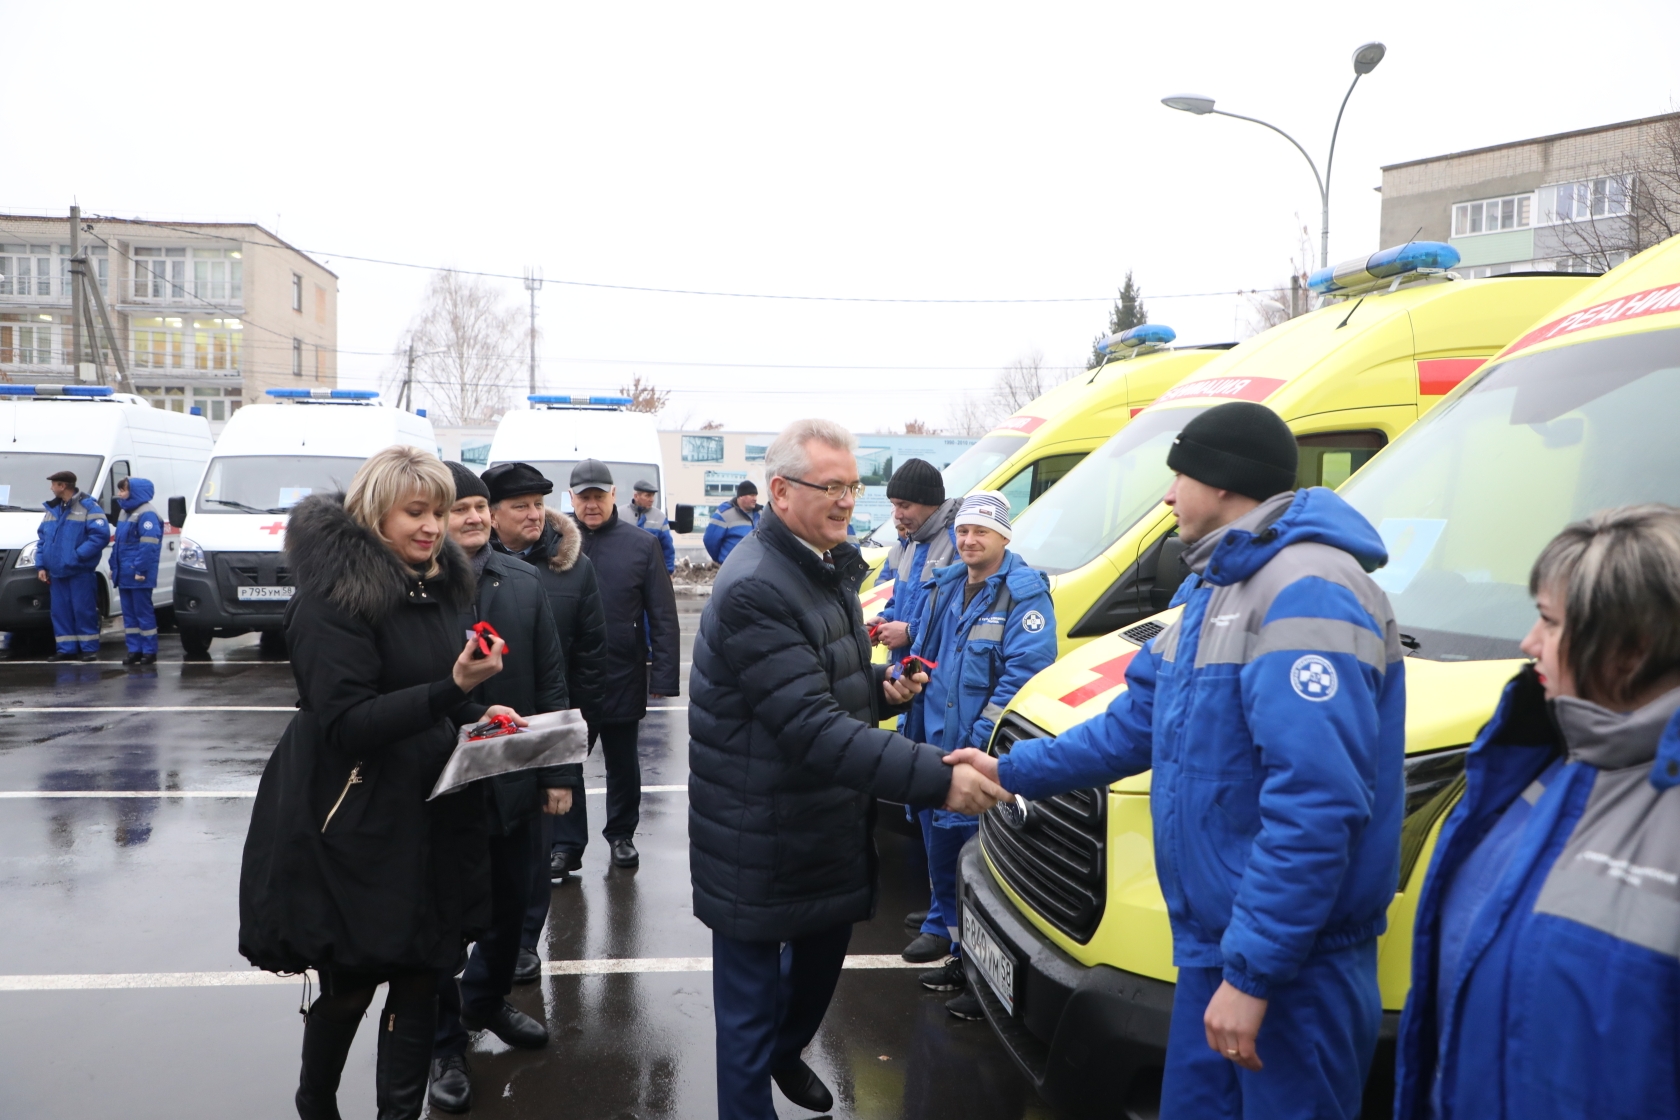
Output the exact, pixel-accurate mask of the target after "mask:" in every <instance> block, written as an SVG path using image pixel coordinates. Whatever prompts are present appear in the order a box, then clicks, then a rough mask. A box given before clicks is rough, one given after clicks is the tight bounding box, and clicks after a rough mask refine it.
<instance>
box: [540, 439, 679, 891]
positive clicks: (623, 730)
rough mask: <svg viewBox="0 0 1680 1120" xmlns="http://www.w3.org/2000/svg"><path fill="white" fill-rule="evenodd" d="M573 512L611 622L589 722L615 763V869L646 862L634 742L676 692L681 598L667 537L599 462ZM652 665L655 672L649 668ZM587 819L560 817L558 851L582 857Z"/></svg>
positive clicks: (582, 471)
mask: <svg viewBox="0 0 1680 1120" xmlns="http://www.w3.org/2000/svg"><path fill="white" fill-rule="evenodd" d="M571 492H572V518H573V519H574V520H575V521H576V522H577V527H578V528H579V529H580V530H581V531H582V533H583V553H584V555H585V556H588V557H589V559H590V560H591V561H592V562H593V563H594V565H595V575H596V578H597V579H599V580H600V582H601V605H602V608H603V611H604V613H605V614H606V619H607V655H606V693H605V694H606V699H605V700H604V702H603V703H602V705H601V710H600V712H599V714H598V715H597V716H595V717H594V718H592V719H591V720H590V723H589V731H590V735H591V737H593V736H595V735H599V736H600V738H601V753H602V755H603V756H604V757H605V761H606V764H607V823H606V825H605V827H603V828H602V829H601V835H602V836H603V837H605V839H606V841H607V843H608V844H610V845H611V846H612V861H613V864H614V866H617V867H635V866H637V865H638V864H639V863H640V862H641V856H640V854H639V853H637V851H636V844H635V840H634V837H635V835H636V826H637V824H638V823H639V822H640V820H641V808H642V764H641V759H640V758H639V757H638V755H637V753H636V738H637V735H638V733H639V730H640V727H641V721H642V717H643V716H645V715H646V714H647V702H648V700H649V699H650V698H651V699H655V700H661V699H664V698H665V697H668V696H675V695H677V693H678V691H679V689H680V684H679V674H678V659H679V657H680V654H679V652H678V648H677V647H678V633H677V598H676V592H675V591H673V590H672V587H671V575H670V573H669V572H667V571H666V570H665V561H664V557H663V556H661V554H660V550H659V543H658V542H657V541H655V540H654V539H653V537H652V536H651V535H649V534H648V533H645V532H643V531H642V530H641V529H638V528H636V527H635V526H634V525H632V524H631V523H630V522H628V521H626V520H624V519H623V518H621V517H619V515H618V507H617V505H616V498H617V494H618V490H617V487H616V486H615V485H614V483H613V476H612V471H611V470H610V469H608V467H607V465H606V464H605V463H603V462H601V461H600V460H599V459H585V460H583V461H582V462H580V463H578V465H577V466H575V467H573V468H572V476H571ZM650 662H651V667H652V672H651V674H650V672H649V666H650ZM588 842H589V818H588V816H587V814H586V812H585V810H584V807H583V806H582V805H581V804H580V805H579V806H578V807H577V808H575V809H574V810H573V811H572V812H570V813H568V814H566V816H564V817H560V818H557V819H556V820H555V822H554V847H555V848H556V849H559V850H563V851H565V852H566V853H567V854H568V855H575V857H577V858H581V857H582V854H583V849H584V846H585V845H586V844H587V843H588Z"/></svg>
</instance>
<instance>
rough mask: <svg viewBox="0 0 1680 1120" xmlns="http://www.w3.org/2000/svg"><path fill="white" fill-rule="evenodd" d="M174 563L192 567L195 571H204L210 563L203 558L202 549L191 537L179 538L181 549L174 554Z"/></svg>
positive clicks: (208, 568) (207, 569)
mask: <svg viewBox="0 0 1680 1120" xmlns="http://www.w3.org/2000/svg"><path fill="white" fill-rule="evenodd" d="M175 563H177V564H179V565H180V566H181V567H183V568H192V569H194V570H195V571H200V572H205V571H209V570H210V565H209V563H208V562H207V561H206V560H205V558H204V549H202V548H200V547H199V545H198V542H197V541H195V540H193V539H192V538H191V537H182V538H181V550H180V551H179V552H177V553H176V554H175Z"/></svg>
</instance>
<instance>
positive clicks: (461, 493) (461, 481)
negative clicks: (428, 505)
mask: <svg viewBox="0 0 1680 1120" xmlns="http://www.w3.org/2000/svg"><path fill="white" fill-rule="evenodd" d="M444 465H445V466H446V467H448V468H449V473H450V474H452V475H454V476H455V500H456V501H457V502H458V501H460V500H461V499H462V498H483V499H485V500H486V501H489V499H490V487H488V486H486V485H484V480H483V479H481V478H479V477H478V476H477V475H476V474H474V473H473V472H472V468H471V467H469V466H467V465H466V464H464V463H445V464H444Z"/></svg>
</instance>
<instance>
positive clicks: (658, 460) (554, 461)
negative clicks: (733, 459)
mask: <svg viewBox="0 0 1680 1120" xmlns="http://www.w3.org/2000/svg"><path fill="white" fill-rule="evenodd" d="M526 400H527V401H528V402H529V403H530V405H531V407H530V408H528V409H521V410H519V411H516V412H509V413H507V414H506V415H504V416H503V417H502V419H501V423H499V424H497V425H496V435H495V438H494V439H492V440H491V441H490V461H489V463H488V464H486V466H485V469H486V470H488V469H489V468H490V467H493V466H495V465H496V464H497V463H529V464H530V465H531V466H533V467H535V468H536V469H537V471H538V472H539V473H540V474H541V475H542V476H543V477H544V478H546V479H548V480H549V481H550V482H552V483H554V496H553V497H552V498H550V499H549V503H550V504H552V505H556V506H557V507H558V508H559V509H561V510H564V511H567V512H570V510H571V508H572V499H571V493H570V491H569V490H568V489H567V487H568V485H569V484H570V482H571V478H572V468H573V467H575V466H577V464H578V462H579V461H580V460H582V459H599V460H601V461H602V462H603V463H605V464H606V465H607V469H608V470H610V471H611V472H612V476H613V486H614V487H615V488H616V489H617V490H618V499H617V500H618V503H619V504H620V505H623V504H624V503H625V502H628V501H629V500H630V489H631V487H633V486H634V485H635V484H636V483H637V481H639V480H646V481H648V482H651V483H653V485H654V486H656V487H658V488H659V493H658V494H657V495H656V496H655V497H654V502H655V503H656V504H658V505H659V506H660V507H661V508H663V509H665V510H666V513H667V515H668V516H669V517H670V519H671V528H672V530H673V531H675V532H678V533H688V532H692V531H693V528H694V507H693V506H678V507H677V508H676V509H671V508H670V507H668V506H666V505H665V459H664V456H663V455H662V453H661V452H660V450H659V429H658V428H657V427H655V426H654V416H653V413H651V412H631V411H629V410H628V409H627V407H626V406H627V405H629V404H630V398H629V397H612V396H572V395H568V394H556V393H538V394H535V395H533V396H530V397H527V398H526Z"/></svg>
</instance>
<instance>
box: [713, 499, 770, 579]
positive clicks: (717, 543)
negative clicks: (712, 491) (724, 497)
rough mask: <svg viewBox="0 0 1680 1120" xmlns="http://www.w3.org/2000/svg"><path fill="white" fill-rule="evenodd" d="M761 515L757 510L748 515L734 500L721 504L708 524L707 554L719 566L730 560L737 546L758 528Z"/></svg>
mask: <svg viewBox="0 0 1680 1120" xmlns="http://www.w3.org/2000/svg"><path fill="white" fill-rule="evenodd" d="M759 513H760V511H759V510H757V509H755V510H753V511H752V512H751V513H748V512H747V511H746V510H744V509H742V508H741V507H740V506H738V505H736V504H735V499H734V498H731V499H729V500H728V501H727V502H721V503H719V505H718V507H717V509H715V510H713V511H712V519H711V520H710V521H708V522H707V523H706V536H705V544H706V554H707V555H708V556H710V557H711V558H712V559H713V560H715V561H717V562H718V563H719V564H721V563H723V562H724V561H725V560H727V559H729V554H730V553H731V552H733V551H735V546H736V545H738V544H740V543H741V542H742V541H744V540H746V539H747V534H748V533H750V532H752V531H753V530H754V529H756V528H757V527H758V515H759Z"/></svg>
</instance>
